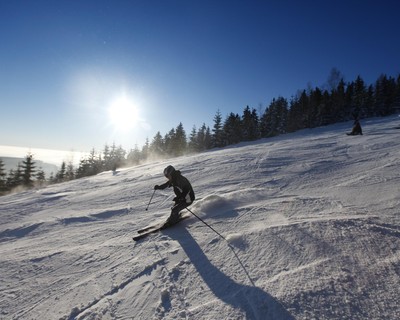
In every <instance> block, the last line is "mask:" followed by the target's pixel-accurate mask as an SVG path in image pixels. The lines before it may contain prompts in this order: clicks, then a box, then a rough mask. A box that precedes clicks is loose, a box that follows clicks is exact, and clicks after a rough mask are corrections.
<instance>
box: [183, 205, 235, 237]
mask: <svg viewBox="0 0 400 320" xmlns="http://www.w3.org/2000/svg"><path fill="white" fill-rule="evenodd" d="M185 209H186V210H187V211H189V212H190V213H191V214H192V215H194V216H195V217H196V218H197V219H199V220H200V221H201V222H203V223H204V224H205V225H206V226H207V227H209V228H210V229H211V230H212V231H214V232H215V233H216V234H217V235H219V236H220V237H221V238H222V239H224V240H225V241H226V242H228V240H226V239H225V238H224V236H223V235H222V234H220V233H219V232H218V231H217V230H215V229H214V228H213V227H211V226H210V225H209V224H208V223H207V222H205V221H204V220H203V219H202V218H200V217H199V216H198V215H196V214H195V213H194V212H193V211H192V210H190V209H189V208H185Z"/></svg>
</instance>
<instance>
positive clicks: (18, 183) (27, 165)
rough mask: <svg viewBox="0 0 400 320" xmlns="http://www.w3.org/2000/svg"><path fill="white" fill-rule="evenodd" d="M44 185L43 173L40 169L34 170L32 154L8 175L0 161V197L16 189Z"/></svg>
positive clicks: (0, 160)
mask: <svg viewBox="0 0 400 320" xmlns="http://www.w3.org/2000/svg"><path fill="white" fill-rule="evenodd" d="M45 183H46V177H45V173H44V171H43V170H42V169H41V168H39V169H38V170H36V166H35V161H34V160H33V155H32V154H30V153H29V154H28V155H27V156H26V157H25V159H24V160H23V161H22V163H19V164H18V166H17V168H16V169H15V170H14V169H11V170H10V172H9V173H8V175H7V174H6V172H5V168H4V162H3V160H2V159H0V195H3V194H5V193H7V192H9V191H11V190H14V189H16V188H32V187H34V186H41V185H43V184H45Z"/></svg>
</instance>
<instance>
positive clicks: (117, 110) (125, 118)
mask: <svg viewBox="0 0 400 320" xmlns="http://www.w3.org/2000/svg"><path fill="white" fill-rule="evenodd" d="M108 114H109V117H110V121H111V124H112V125H113V126H114V127H115V129H116V130H119V131H129V130H131V129H132V128H133V127H134V126H135V125H136V124H137V123H138V121H139V119H138V117H139V115H138V109H137V107H136V106H135V104H134V103H133V101H132V100H130V99H129V98H128V97H126V96H122V97H119V98H117V99H115V100H114V101H113V102H112V103H111V105H110V107H109V109H108Z"/></svg>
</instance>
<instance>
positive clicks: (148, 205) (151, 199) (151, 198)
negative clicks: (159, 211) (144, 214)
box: [146, 190, 156, 211]
mask: <svg viewBox="0 0 400 320" xmlns="http://www.w3.org/2000/svg"><path fill="white" fill-rule="evenodd" d="M155 193H156V190H154V191H153V194H152V195H151V198H150V201H149V203H148V204H147V207H146V211H147V209H148V208H149V205H150V202H151V200H153V197H154V194H155Z"/></svg>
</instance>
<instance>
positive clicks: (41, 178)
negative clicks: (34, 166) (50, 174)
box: [35, 168, 46, 186]
mask: <svg viewBox="0 0 400 320" xmlns="http://www.w3.org/2000/svg"><path fill="white" fill-rule="evenodd" d="M35 177H36V181H37V184H38V185H39V186H42V185H43V184H44V183H45V182H46V174H45V173H44V171H43V169H42V168H39V170H38V171H37V172H36V175H35Z"/></svg>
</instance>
